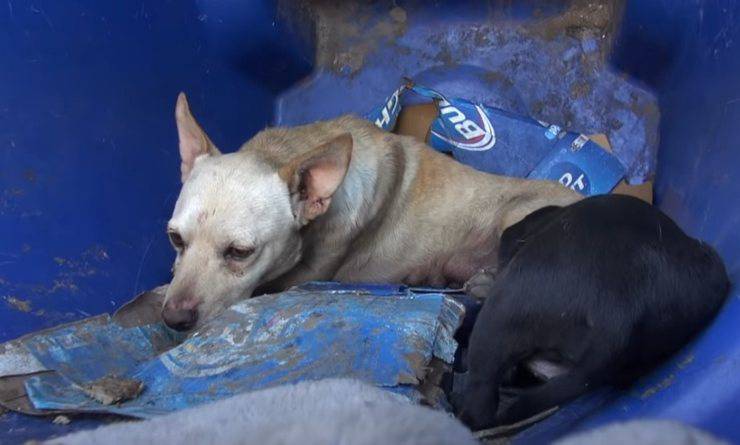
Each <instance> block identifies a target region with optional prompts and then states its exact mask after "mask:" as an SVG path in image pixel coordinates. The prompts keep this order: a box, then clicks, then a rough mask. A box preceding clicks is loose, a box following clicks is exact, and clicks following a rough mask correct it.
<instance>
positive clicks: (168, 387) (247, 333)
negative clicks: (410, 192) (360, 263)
mask: <svg viewBox="0 0 740 445" xmlns="http://www.w3.org/2000/svg"><path fill="white" fill-rule="evenodd" d="M162 292H163V288H162V289H159V290H156V291H155V292H149V293H144V294H142V295H140V296H139V298H138V299H137V300H138V301H137V300H134V301H132V302H131V303H130V304H128V305H127V306H126V308H127V309H126V310H124V311H123V312H121V314H123V315H121V317H122V318H120V319H122V320H127V321H128V322H132V323H135V322H138V321H141V320H142V319H145V318H146V317H147V316H151V313H152V308H156V309H157V310H156V313H157V314H158V313H159V310H158V307H156V306H155V305H154V303H155V302H156V301H158V299H159V298H161V294H162ZM464 312H465V309H464V304H463V303H459V302H457V301H456V300H454V299H453V298H451V297H448V296H446V295H445V294H443V293H440V292H431V293H430V292H424V291H421V292H416V291H414V290H411V289H409V288H406V287H403V286H391V285H369V286H364V287H363V286H360V285H356V286H351V285H350V286H343V285H341V284H338V283H308V284H306V285H304V286H299V287H296V288H293V289H291V290H289V291H286V292H283V293H280V294H275V295H266V296H263V297H261V298H256V299H250V300H246V301H244V302H241V303H239V304H237V305H235V306H233V307H232V308H230V309H229V310H227V311H225V312H224V313H223V314H221V315H220V316H219V317H217V318H215V319H214V320H211V321H210V322H209V323H207V324H206V325H205V326H203V327H202V328H201V329H199V330H198V331H196V332H195V333H193V334H192V335H191V336H190V337H188V338H187V339H185V340H184V341H180V340H178V339H177V338H173V337H171V336H170V334H168V332H169V331H168V330H166V329H165V328H164V326H163V325H162V324H161V323H158V324H154V325H151V324H149V325H144V326H135V327H122V326H120V325H119V324H117V323H116V322H115V318H116V316H114V317H113V319H112V320H111V319H109V318H107V316H101V317H100V318H101V319H103V321H106V320H107V322H103V323H101V324H96V323H91V322H89V320H88V321H82V322H78V323H76V324H72V325H65V326H63V327H61V328H57V329H51V330H47V331H45V332H44V334H43V335H41V336H38V335H34V334H31V335H29V336H26V337H24V339H23V342H22V346H23V347H24V348H26V349H27V350H28V351H29V353H30V354H32V355H33V357H34V358H35V359H36V360H37V361H38V363H39V364H40V365H41V367H43V369H45V370H48V371H43V372H37V373H35V374H32V375H23V376H16V377H17V378H16V377H12V376H6V377H4V378H2V379H0V398H1V399H3V400H4V403H3V405H4V406H7V407H8V408H9V409H13V410H17V411H19V412H23V413H27V414H34V415H37V414H60V413H97V414H115V415H121V416H128V417H137V418H150V417H153V416H157V415H161V414H165V413H169V412H173V411H177V410H180V409H185V408H188V407H191V406H195V405H199V404H201V403H207V402H209V401H213V400H218V399H221V398H224V397H229V396H231V395H234V394H238V393H241V392H246V391H251V390H255V389H260V388H264V387H268V386H275V385H280V384H284V383H294V382H298V381H302V380H317V379H322V378H329V377H352V378H358V379H361V380H364V381H367V382H370V383H374V384H375V385H377V386H380V387H383V388H386V389H388V390H390V391H393V392H396V393H398V394H401V395H404V396H405V397H407V398H409V399H410V400H413V401H417V402H418V401H426V403H428V404H430V405H432V406H437V407H440V406H441V407H445V406H446V405H445V403H446V400H445V398H444V397H443V393H442V392H441V390H439V388H438V385H439V380H440V378H439V376H440V373H446V372H449V371H451V365H452V363H453V361H454V356H455V352H456V349H457V343H456V341H455V339H454V335H455V332H456V330H457V328H458V327H459V326H460V324H461V322H462V320H463V316H464V315H463V314H464ZM163 351H164V352H163ZM111 376H116V378H115V379H111ZM3 385H5V386H3ZM3 390H4V391H3Z"/></svg>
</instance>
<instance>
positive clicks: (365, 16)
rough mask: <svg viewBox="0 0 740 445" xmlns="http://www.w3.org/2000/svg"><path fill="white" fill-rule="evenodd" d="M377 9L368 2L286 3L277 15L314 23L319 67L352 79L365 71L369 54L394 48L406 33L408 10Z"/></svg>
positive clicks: (319, 0) (313, 0) (320, 0)
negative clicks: (393, 45) (380, 47)
mask: <svg viewBox="0 0 740 445" xmlns="http://www.w3.org/2000/svg"><path fill="white" fill-rule="evenodd" d="M378 8H379V6H378V5H374V4H372V3H369V2H335V1H330V0H304V1H298V2H291V1H287V0H283V1H281V2H280V3H279V6H278V11H279V12H278V14H279V15H280V16H281V17H282V18H283V19H284V20H287V21H289V22H293V23H297V22H302V21H303V22H310V23H313V26H314V28H313V30H312V32H313V35H314V38H315V42H316V65H317V66H319V67H322V68H327V69H330V70H332V71H334V72H336V73H339V74H343V75H349V76H350V77H351V76H353V75H354V74H355V73H357V72H358V71H359V70H360V69H362V67H363V66H364V64H365V58H366V57H367V55H368V54H370V53H372V52H373V51H375V50H376V49H377V48H378V47H379V46H382V45H388V44H394V42H395V40H396V39H397V38H398V37H400V36H402V35H403V34H404V33H405V32H406V20H407V14H406V10H405V9H403V8H401V7H400V6H393V5H389V7H388V8H387V9H388V10H387V12H385V13H382V11H381V13H380V14H379V13H378ZM305 32H306V31H304V33H305ZM309 32H310V31H309Z"/></svg>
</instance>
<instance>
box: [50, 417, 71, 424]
mask: <svg viewBox="0 0 740 445" xmlns="http://www.w3.org/2000/svg"><path fill="white" fill-rule="evenodd" d="M70 422H72V420H70V418H69V417H67V416H64V415H59V416H56V417H55V418H54V420H52V421H51V423H53V424H54V425H69V423H70Z"/></svg>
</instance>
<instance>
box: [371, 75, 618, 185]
mask: <svg viewBox="0 0 740 445" xmlns="http://www.w3.org/2000/svg"><path fill="white" fill-rule="evenodd" d="M406 91H412V92H414V93H416V94H418V95H420V96H423V97H425V98H428V99H432V100H434V104H435V107H436V108H437V116H436V117H435V118H434V119H433V120H432V121H431V123H430V124H429V126H427V127H426V128H424V126H423V125H422V130H421V131H422V134H423V137H422V139H424V140H426V141H427V142H428V144H429V145H430V146H431V147H432V148H434V149H436V150H437V151H440V152H442V153H449V154H451V155H452V156H453V157H454V158H455V159H457V160H458V161H460V162H462V163H463V164H467V165H470V166H471V167H473V168H475V169H477V170H480V171H484V172H488V173H493V174H499V175H507V176H515V177H520V178H525V177H526V178H531V179H549V180H552V181H558V182H560V183H561V184H563V185H564V186H566V187H569V188H571V189H573V190H575V191H577V192H579V193H581V194H583V195H586V196H592V195H598V194H604V193H609V192H610V191H611V190H612V189H613V188H614V187H615V186H616V185H617V183H619V181H620V180H621V179H622V178H623V177H624V173H625V169H624V167H623V166H622V164H621V163H620V161H619V160H618V159H617V158H616V157H615V156H614V155H613V154H612V153H611V152H609V151H607V150H606V149H604V148H603V147H601V146H600V145H599V144H597V143H596V142H594V141H592V140H591V139H590V138H589V137H587V136H586V135H583V134H577V133H573V132H568V131H566V130H565V129H563V128H561V127H560V126H559V125H554V124H548V123H545V122H541V121H537V120H534V119H532V118H529V117H526V116H518V115H516V114H513V113H510V112H508V111H505V110H501V109H498V108H494V107H489V106H486V105H482V104H476V103H473V102H470V101H468V100H465V99H459V98H448V97H446V96H444V95H442V94H441V93H439V92H437V91H435V90H432V89H430V88H426V87H424V86H421V85H415V84H414V83H413V82H412V81H411V80H410V79H407V83H406V84H405V85H403V86H401V87H400V88H398V89H397V90H396V91H394V92H393V94H391V96H389V97H388V99H386V101H385V102H384V104H383V105H381V106H380V107H377V108H374V109H373V110H371V111H370V113H368V114H367V118H368V119H369V120H370V121H372V122H374V123H375V125H377V126H378V127H380V128H383V129H385V130H388V131H390V130H393V128H394V126H395V123H396V121H397V119H398V116H399V114H400V112H401V108H402V107H401V104H400V98H401V96H402V95H403V94H404V93H405V92H406ZM494 147H495V148H494Z"/></svg>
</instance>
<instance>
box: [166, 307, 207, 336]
mask: <svg viewBox="0 0 740 445" xmlns="http://www.w3.org/2000/svg"><path fill="white" fill-rule="evenodd" d="M162 320H164V324H166V325H167V326H169V327H170V328H172V329H174V330H176V331H189V330H191V329H192V328H193V327H194V326H195V323H196V322H197V321H198V311H197V310H195V309H173V308H171V307H167V306H165V307H164V309H162Z"/></svg>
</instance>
